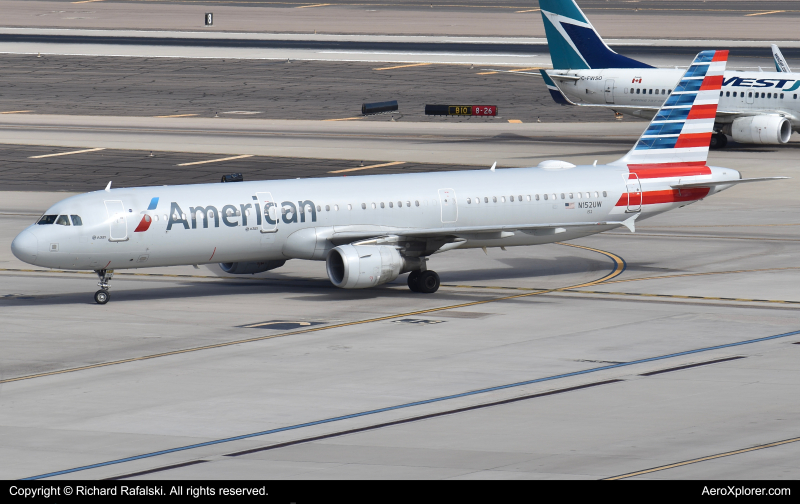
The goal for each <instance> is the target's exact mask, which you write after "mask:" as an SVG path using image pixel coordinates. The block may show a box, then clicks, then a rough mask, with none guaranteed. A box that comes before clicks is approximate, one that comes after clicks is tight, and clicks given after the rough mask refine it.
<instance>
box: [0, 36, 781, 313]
mask: <svg viewBox="0 0 800 504" xmlns="http://www.w3.org/2000/svg"><path fill="white" fill-rule="evenodd" d="M727 56H728V52H727V51H703V52H701V53H700V54H698V55H697V57H696V58H695V60H694V61H693V62H692V65H691V66H690V67H689V69H688V70H687V71H686V72H685V74H684V76H683V77H682V78H681V79H680V82H679V84H678V85H677V86H676V87H675V89H674V91H673V93H672V95H671V96H669V97H668V98H667V100H666V102H665V103H664V105H663V107H662V108H661V110H660V111H659V112H658V114H657V115H656V117H655V118H654V119H653V121H652V122H651V123H650V126H649V127H648V128H647V130H646V131H645V132H644V133H643V134H642V136H641V137H640V138H639V140H638V141H637V142H636V145H635V146H634V147H633V149H631V151H630V152H629V153H628V154H626V155H625V156H624V157H622V158H621V159H618V160H617V161H614V162H613V163H609V164H607V165H597V162H596V161H595V164H594V165H592V166H575V165H574V164H571V163H568V162H565V161H543V162H542V163H540V164H539V165H538V166H537V167H535V168H517V169H507V170H495V166H494V165H493V166H492V168H491V169H488V170H481V171H474V170H471V171H456V172H446V173H423V174H401V175H372V176H361V177H346V178H345V177H342V178H325V179H303V180H299V179H296V180H281V181H263V182H239V183H235V184H198V185H182V186H171V187H170V186H162V187H136V188H130V189H111V183H110V182H109V184H108V186H107V187H106V189H105V190H104V191H103V190H100V191H96V192H92V193H88V194H83V195H78V196H73V197H71V198H67V199H65V200H63V201H61V202H59V203H56V204H55V205H53V206H52V207H51V208H50V209H49V210H47V212H45V214H44V215H43V216H42V217H41V218H40V219H39V221H38V222H36V223H35V224H33V225H31V226H30V227H28V228H27V229H25V230H24V231H22V232H21V233H20V234H19V235H18V236H17V237H16V238H15V239H14V241H13V243H12V244H11V250H12V252H13V253H14V255H15V256H16V257H17V258H19V259H20V260H22V261H25V262H26V263H29V264H34V265H36V266H44V267H47V268H58V269H71V270H94V271H95V272H96V273H97V275H98V276H99V277H100V283H99V284H98V285H99V286H100V290H98V291H97V292H96V293H95V295H94V298H95V301H96V302H97V303H100V304H105V303H107V302H108V300H109V292H108V286H109V280H110V279H111V277H112V275H113V272H114V269H127V268H145V267H154V266H174V265H187V264H195V265H197V264H201V263H205V264H208V263H214V262H217V263H220V266H221V267H222V269H223V270H224V271H226V272H228V273H232V274H249V273H259V272H262V271H268V270H271V269H274V268H278V267H280V266H282V265H283V264H284V263H285V262H286V260H287V259H310V260H318V261H326V262H327V264H326V266H327V273H328V277H329V278H330V280H331V282H332V283H333V284H334V285H335V286H337V287H342V288H345V289H360V288H365V287H374V286H376V285H380V284H384V283H386V282H391V281H392V280H394V279H395V278H397V277H398V276H399V275H400V274H402V273H406V272H410V274H409V275H408V286H409V288H410V289H411V290H412V291H414V292H424V293H432V292H435V291H436V290H437V289H438V288H439V275H437V274H436V272H434V271H432V270H429V269H428V268H427V262H428V258H429V257H430V256H431V255H432V254H436V253H440V252H445V251H447V250H452V249H455V248H485V247H511V246H521V245H539V244H543V243H552V242H555V241H566V240H573V239H575V238H581V237H583V236H588V235H592V234H596V233H602V232H603V231H608V230H610V229H614V228H616V227H619V226H625V227H627V228H628V229H630V230H631V231H632V232H633V231H634V230H635V227H634V221H635V220H636V219H637V218H639V219H646V218H648V217H652V216H654V215H657V214H659V213H662V212H666V211H667V210H672V209H673V208H678V207H683V206H686V205H688V204H690V203H694V202H696V201H698V200H701V199H703V198H705V197H706V196H709V195H711V194H716V193H718V192H720V191H722V190H724V189H727V188H729V187H731V186H732V185H733V184H738V183H741V182H753V181H758V180H768V179H766V178H759V179H742V176H741V175H740V174H739V172H738V171H736V170H731V169H729V168H717V167H710V166H707V165H706V159H707V157H708V144H709V139H710V138H711V130H712V128H713V126H714V115H715V113H716V109H717V102H718V101H719V94H718V93H719V89H720V85H721V84H722V74H723V71H724V70H725V63H726V61H727ZM772 178H782V177H772ZM279 202H280V203H279Z"/></svg>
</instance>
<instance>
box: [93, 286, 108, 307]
mask: <svg viewBox="0 0 800 504" xmlns="http://www.w3.org/2000/svg"><path fill="white" fill-rule="evenodd" d="M109 299H111V294H109V293H108V291H107V290H105V289H100V290H99V291H97V292H95V293H94V302H95V303H97V304H106V303H108V300H109Z"/></svg>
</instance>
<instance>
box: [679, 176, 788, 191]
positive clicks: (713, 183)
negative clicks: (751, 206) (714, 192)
mask: <svg viewBox="0 0 800 504" xmlns="http://www.w3.org/2000/svg"><path fill="white" fill-rule="evenodd" d="M788 178H791V177H758V178H746V179H738V180H709V181H708V182H691V183H688V184H680V183H678V184H672V185H671V187H672V188H673V189H690V188H692V187H712V186H720V185H733V184H744V183H747V182H764V181H767V180H781V179H788Z"/></svg>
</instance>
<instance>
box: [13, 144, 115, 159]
mask: <svg viewBox="0 0 800 504" xmlns="http://www.w3.org/2000/svg"><path fill="white" fill-rule="evenodd" d="M101 150H106V148H105V147H96V148H94V149H83V150H76V151H69V152H57V153H55V154H42V155H41V156H29V157H28V159H42V158H48V157H56V156H69V155H71V154H83V153H84V152H96V151H101Z"/></svg>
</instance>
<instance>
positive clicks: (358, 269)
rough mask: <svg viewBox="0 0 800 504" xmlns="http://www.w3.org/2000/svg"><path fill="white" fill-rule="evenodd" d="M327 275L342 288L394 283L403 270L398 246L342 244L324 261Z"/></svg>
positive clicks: (359, 287) (362, 287)
mask: <svg viewBox="0 0 800 504" xmlns="http://www.w3.org/2000/svg"><path fill="white" fill-rule="evenodd" d="M325 262H326V267H327V270H328V278H330V280H331V282H332V283H333V285H335V286H336V287H341V288H343V289H364V288H366V287H374V286H376V285H380V284H384V283H386V282H391V281H392V280H394V279H395V278H397V276H398V275H399V274H400V273H402V272H403V266H404V261H403V257H402V256H401V255H400V252H398V251H397V249H396V248H394V247H390V246H386V245H340V246H338V247H336V248H334V249H332V250H331V251H330V253H329V254H328V259H327V260H326V261H325Z"/></svg>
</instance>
